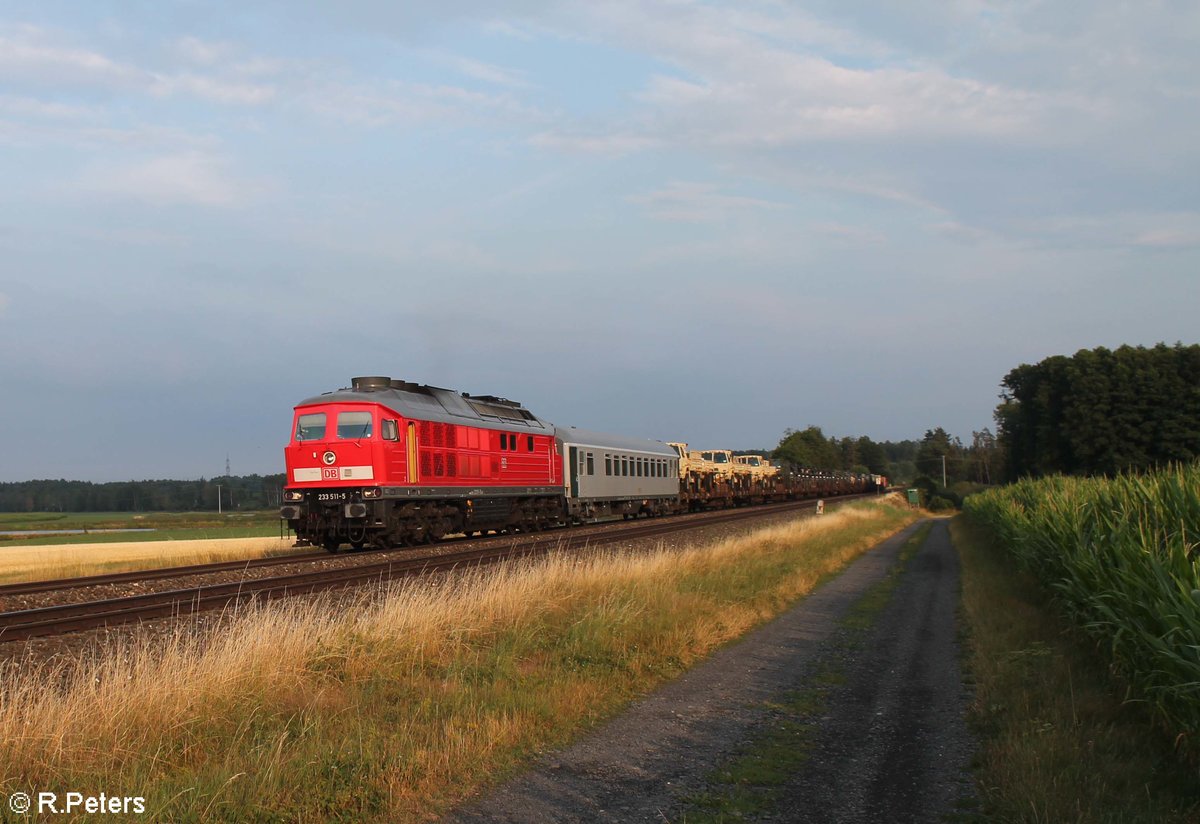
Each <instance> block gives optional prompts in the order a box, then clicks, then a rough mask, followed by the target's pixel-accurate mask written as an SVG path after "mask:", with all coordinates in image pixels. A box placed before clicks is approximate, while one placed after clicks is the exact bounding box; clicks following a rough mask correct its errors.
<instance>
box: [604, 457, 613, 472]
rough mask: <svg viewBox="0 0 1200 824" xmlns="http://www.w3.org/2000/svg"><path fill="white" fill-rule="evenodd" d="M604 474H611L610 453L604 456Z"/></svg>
mask: <svg viewBox="0 0 1200 824" xmlns="http://www.w3.org/2000/svg"><path fill="white" fill-rule="evenodd" d="M604 474H605V475H609V476H611V475H612V455H605V456H604Z"/></svg>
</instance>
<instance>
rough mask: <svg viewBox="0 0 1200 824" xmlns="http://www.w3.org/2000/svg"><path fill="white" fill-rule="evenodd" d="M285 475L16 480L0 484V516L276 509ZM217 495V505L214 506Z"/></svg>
mask: <svg viewBox="0 0 1200 824" xmlns="http://www.w3.org/2000/svg"><path fill="white" fill-rule="evenodd" d="M283 484H284V475H283V474H282V473H280V474H278V475H233V476H226V477H220V478H212V479H211V480H205V479H204V478H201V479H199V480H196V481H171V480H156V481H111V482H106V483H92V482H91V481H65V480H57V481H54V480H45V481H19V482H16V483H0V512H203V511H206V510H211V511H213V512H216V511H217V509H218V508H220V509H221V510H223V511H237V510H254V509H270V508H272V507H276V506H279V505H280V495H281V493H282V490H283ZM218 496H219V503H220V506H219V507H218Z"/></svg>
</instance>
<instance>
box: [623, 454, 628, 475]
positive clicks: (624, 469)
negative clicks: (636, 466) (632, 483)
mask: <svg viewBox="0 0 1200 824" xmlns="http://www.w3.org/2000/svg"><path fill="white" fill-rule="evenodd" d="M628 474H629V459H628V458H626V457H625V456H624V455H622V456H621V477H624V476H626V475H628Z"/></svg>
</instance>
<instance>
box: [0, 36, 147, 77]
mask: <svg viewBox="0 0 1200 824" xmlns="http://www.w3.org/2000/svg"><path fill="white" fill-rule="evenodd" d="M48 39H49V33H48V32H47V31H46V30H44V29H41V28H38V27H36V26H17V27H6V28H5V29H0V73H3V74H5V75H8V77H9V79H12V78H13V77H20V78H24V79H26V80H32V81H34V82H36V83H38V84H45V83H51V84H58V83H69V84H84V85H103V86H113V85H120V86H125V85H130V84H134V83H136V82H137V81H138V79H139V76H140V74H141V73H140V72H139V71H138V70H137V69H135V68H133V67H132V66H128V65H125V64H122V63H119V62H117V61H115V60H112V59H110V58H108V57H107V56H105V55H103V54H101V53H99V52H96V51H91V50H89V49H83V48H76V47H71V46H64V45H60V44H57V43H50V42H47V41H48Z"/></svg>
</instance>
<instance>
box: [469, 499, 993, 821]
mask: <svg viewBox="0 0 1200 824" xmlns="http://www.w3.org/2000/svg"><path fill="white" fill-rule="evenodd" d="M918 529H919V526H916V527H912V528H910V529H908V530H906V531H905V532H904V533H902V534H901V535H899V536H896V537H894V538H892V539H890V540H888V541H885V542H884V543H883V544H881V545H880V546H879V547H877V548H876V549H874V550H872V551H871V552H868V553H867V554H865V555H864V556H862V557H861V558H860V559H859V560H858V561H856V562H855V563H854V564H852V565H851V566H850V567H849V568H848V569H847V570H846V571H845V572H843V573H842V574H841V575H839V576H838V577H837V578H835V579H833V580H832V581H829V582H828V583H826V584H825V585H824V586H822V587H821V588H820V589H818V590H817V591H816V592H814V593H813V594H812V595H810V596H809V597H808V598H806V599H805V600H804V601H802V602H801V603H800V604H799V605H797V606H796V607H794V608H793V609H791V610H790V611H789V612H787V613H785V614H784V615H783V616H781V617H780V618H778V619H776V620H775V621H773V622H771V623H770V624H768V625H767V626H765V627H763V628H761V629H759V630H757V631H756V632H754V633H752V634H750V635H748V636H747V637H746V638H744V639H742V640H741V641H740V642H738V643H737V644H734V645H731V646H730V647H728V648H726V649H723V650H721V651H720V652H718V653H717V654H716V655H714V656H712V658H710V659H709V660H708V661H706V662H705V663H704V664H702V665H700V666H698V667H696V668H694V669H693V670H692V671H690V672H689V673H687V674H686V675H684V676H683V677H681V678H680V679H678V680H677V681H675V682H673V683H671V684H669V685H667V686H666V687H664V688H663V689H661V690H658V691H657V692H655V693H654V694H653V695H651V696H649V697H647V698H646V699H644V700H643V701H641V702H639V703H638V704H636V705H635V706H633V707H632V708H630V709H629V710H628V711H627V712H625V713H624V714H622V715H621V716H619V717H617V718H615V719H613V720H612V721H611V722H609V723H608V724H606V725H605V726H603V727H601V728H600V729H598V730H597V731H595V732H594V733H593V734H591V735H589V736H587V737H586V738H585V739H583V740H581V741H579V742H578V743H576V744H575V745H573V746H571V747H570V748H568V749H566V750H564V751H561V752H557V753H553V754H551V755H550V756H548V757H546V758H544V759H543V760H542V761H541V762H540V763H537V764H535V765H534V766H533V768H532V769H531V770H529V771H528V772H526V773H524V774H523V775H521V776H519V777H517V778H516V779H514V780H513V781H510V782H509V783H507V784H505V785H503V786H501V787H499V788H498V789H496V790H494V791H493V792H491V793H489V794H487V795H486V796H485V797H483V798H481V799H478V800H476V801H475V802H473V803H470V804H468V805H466V806H464V807H462V808H460V809H459V810H457V811H456V812H455V813H453V814H452V815H451V816H449V817H448V819H447V820H449V821H455V822H482V821H510V822H534V821H538V822H542V821H614V822H625V821H631V822H632V821H659V822H662V821H675V822H684V821H688V822H694V821H716V820H728V819H733V818H736V819H739V820H758V821H794V822H879V821H888V822H909V821H911V822H932V821H938V820H939V819H940V818H942V817H943V816H947V815H953V814H954V813H955V812H959V811H962V810H963V808H964V807H965V806H969V805H970V804H971V800H972V794H973V793H972V788H971V782H970V776H969V774H968V765H969V761H970V756H971V751H972V745H971V740H970V737H969V735H968V732H967V730H966V727H965V724H964V721H963V717H964V713H965V708H966V702H967V695H966V692H965V690H964V688H963V685H962V677H961V673H960V671H959V661H958V647H957V636H956V625H955V608H956V606H957V603H958V580H959V571H958V559H957V556H956V555H955V552H954V549H953V547H952V546H951V544H950V538H949V532H948V530H947V528H946V525H945V523H944V522H936V523H935V524H934V525H933V527H932V530H931V531H930V532H929V535H928V538H926V539H925V540H924V542H923V543H922V544H921V545H920V546H919V547H917V546H915V545H914V546H910V548H909V550H908V551H906V552H905V553H904V554H903V556H902V555H901V549H902V547H903V546H904V544H905V541H906V540H907V539H908V538H910V537H911V536H913V534H914V532H916V531H917V530H918ZM910 556H911V557H910Z"/></svg>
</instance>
